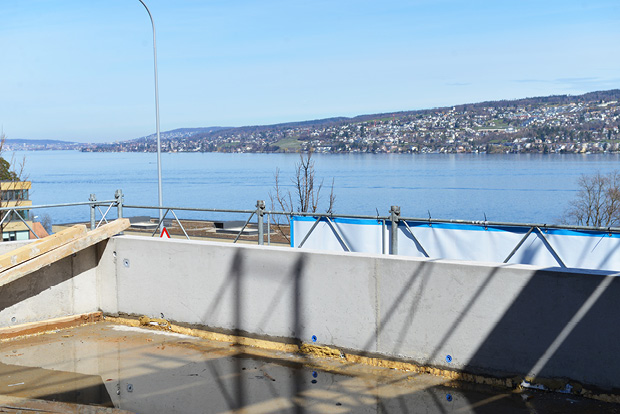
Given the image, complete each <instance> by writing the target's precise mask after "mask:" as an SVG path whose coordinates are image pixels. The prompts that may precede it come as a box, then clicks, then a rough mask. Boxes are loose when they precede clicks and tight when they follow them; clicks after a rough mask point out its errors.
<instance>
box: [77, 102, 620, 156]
mask: <svg viewBox="0 0 620 414" xmlns="http://www.w3.org/2000/svg"><path fill="white" fill-rule="evenodd" d="M619 101H620V90H611V91H603V92H592V93H588V94H585V95H580V96H568V95H560V96H551V97H543V98H527V99H521V100H515V101H496V102H484V103H479V104H466V105H459V106H454V107H449V108H436V109H431V110H420V111H408V112H400V113H394V114H380V115H363V116H359V117H356V118H331V119H325V120H317V121H306V122H299V123H289V124H279V125H270V126H251V127H237V128H222V127H213V128H195V129H190V128H185V129H179V130H174V131H169V132H164V133H162V134H161V141H162V151H164V152H216V151H217V152H299V151H308V150H310V149H312V150H313V151H315V152H320V153H347V152H353V153H358V152H360V153H600V152H618V151H620V147H619V142H620V130H619V127H620V104H619V103H618V102H619ZM80 149H81V150H82V151H87V152H154V151H156V149H157V147H156V140H155V136H154V135H150V136H148V137H143V138H139V139H135V140H131V141H124V142H114V143H108V144H83V145H81V148H80Z"/></svg>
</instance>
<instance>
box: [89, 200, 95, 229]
mask: <svg viewBox="0 0 620 414" xmlns="http://www.w3.org/2000/svg"><path fill="white" fill-rule="evenodd" d="M88 201H90V202H91V203H94V202H95V201H97V197H96V196H95V195H94V194H91V195H90V197H89V198H88ZM96 208H97V207H95V205H94V204H91V205H90V229H91V230H95V227H97V221H96V220H95V209H96Z"/></svg>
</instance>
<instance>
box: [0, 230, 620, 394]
mask: <svg viewBox="0 0 620 414" xmlns="http://www.w3.org/2000/svg"><path fill="white" fill-rule="evenodd" d="M96 279H97V286H98V289H97V296H98V299H97V300H98V306H99V307H100V308H101V310H103V311H104V312H107V313H118V312H122V313H129V314H135V315H147V316H150V317H161V316H162V315H163V317H164V318H166V319H170V320H172V321H177V322H185V323H190V324H197V325H204V326H208V327H211V328H213V329H221V330H226V331H231V332H238V333H243V334H247V333H249V334H255V335H261V336H270V337H282V338H289V339H294V340H299V341H303V342H312V341H313V340H314V338H316V343H317V344H324V345H329V346H333V347H338V348H342V349H345V350H353V351H355V352H360V353H363V352H368V353H372V354H376V355H381V356H385V357H397V358H402V359H406V360H410V361H413V362H415V363H418V364H421V365H431V366H437V367H441V368H445V369H454V370H464V371H467V372H472V373H480V374H486V375H492V376H498V377H504V376H506V377H508V376H528V375H529V376H533V377H539V378H563V379H566V380H573V381H577V382H580V383H584V384H588V385H594V386H597V387H600V388H602V389H605V390H612V389H614V388H616V387H618V386H619V384H620V381H618V379H617V378H618V375H617V373H618V372H620V366H619V365H620V364H619V363H618V362H615V358H614V357H615V355H617V354H618V351H620V342H619V341H617V336H616V331H617V326H618V315H619V314H620V312H619V311H620V301H619V300H618V297H620V282H619V280H620V279H619V278H618V277H616V274H613V273H611V272H588V271H567V270H560V269H542V268H537V267H533V266H525V265H497V264H485V263H471V262H456V261H445V260H428V259H418V258H407V257H390V256H379V255H377V256H374V255H367V254H354V253H329V252H316V251H304V250H295V249H290V248H277V247H262V246H248V245H243V246H242V245H231V244H225V243H205V242H194V241H181V240H160V239H149V238H142V237H133V236H123V237H115V238H113V239H112V240H110V241H109V242H108V244H107V247H106V248H105V250H104V251H102V253H101V257H100V261H99V264H98V268H97V272H96ZM0 315H1V314H0ZM616 392H617V390H616Z"/></svg>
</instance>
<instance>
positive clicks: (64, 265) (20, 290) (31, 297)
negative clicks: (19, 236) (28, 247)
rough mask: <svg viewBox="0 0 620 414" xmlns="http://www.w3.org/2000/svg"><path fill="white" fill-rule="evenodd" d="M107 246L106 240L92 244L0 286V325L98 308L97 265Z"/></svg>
mask: <svg viewBox="0 0 620 414" xmlns="http://www.w3.org/2000/svg"><path fill="white" fill-rule="evenodd" d="M4 244H5V243H2V245H4ZM6 244H7V245H9V243H6ZM10 244H11V246H8V247H12V248H17V247H20V246H22V245H24V244H25V243H21V242H12V243H10ZM3 247H4V246H3ZM104 248H105V242H103V243H100V244H98V245H95V246H91V247H89V248H87V249H84V250H81V251H79V252H77V253H75V254H73V255H71V256H69V257H66V258H64V259H61V260H59V261H57V262H55V263H53V264H51V265H49V266H46V267H44V268H42V269H40V270H38V271H35V272H32V273H30V274H28V275H26V276H23V277H21V278H19V279H17V280H14V281H12V282H10V283H8V284H5V285H2V286H0V327H8V326H14V325H21V324H24V323H29V322H37V321H42V320H46V319H53V318H58V317H62V316H69V315H76V314H81V313H89V312H95V311H97V310H98V308H99V302H100V300H99V295H98V291H99V289H98V286H99V284H98V283H97V265H98V264H99V258H100V254H101V252H102V251H103V250H104ZM10 250H11V249H7V248H6V247H5V248H4V249H0V251H2V253H5V252H8V251H10Z"/></svg>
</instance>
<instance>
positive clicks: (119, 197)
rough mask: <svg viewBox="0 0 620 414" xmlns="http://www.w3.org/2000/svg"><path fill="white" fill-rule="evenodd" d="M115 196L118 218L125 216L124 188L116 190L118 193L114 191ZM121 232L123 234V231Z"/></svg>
mask: <svg viewBox="0 0 620 414" xmlns="http://www.w3.org/2000/svg"><path fill="white" fill-rule="evenodd" d="M114 198H115V199H116V211H117V213H118V218H119V219H120V218H123V190H121V189H118V190H116V193H114ZM119 234H123V232H120V233H119Z"/></svg>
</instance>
